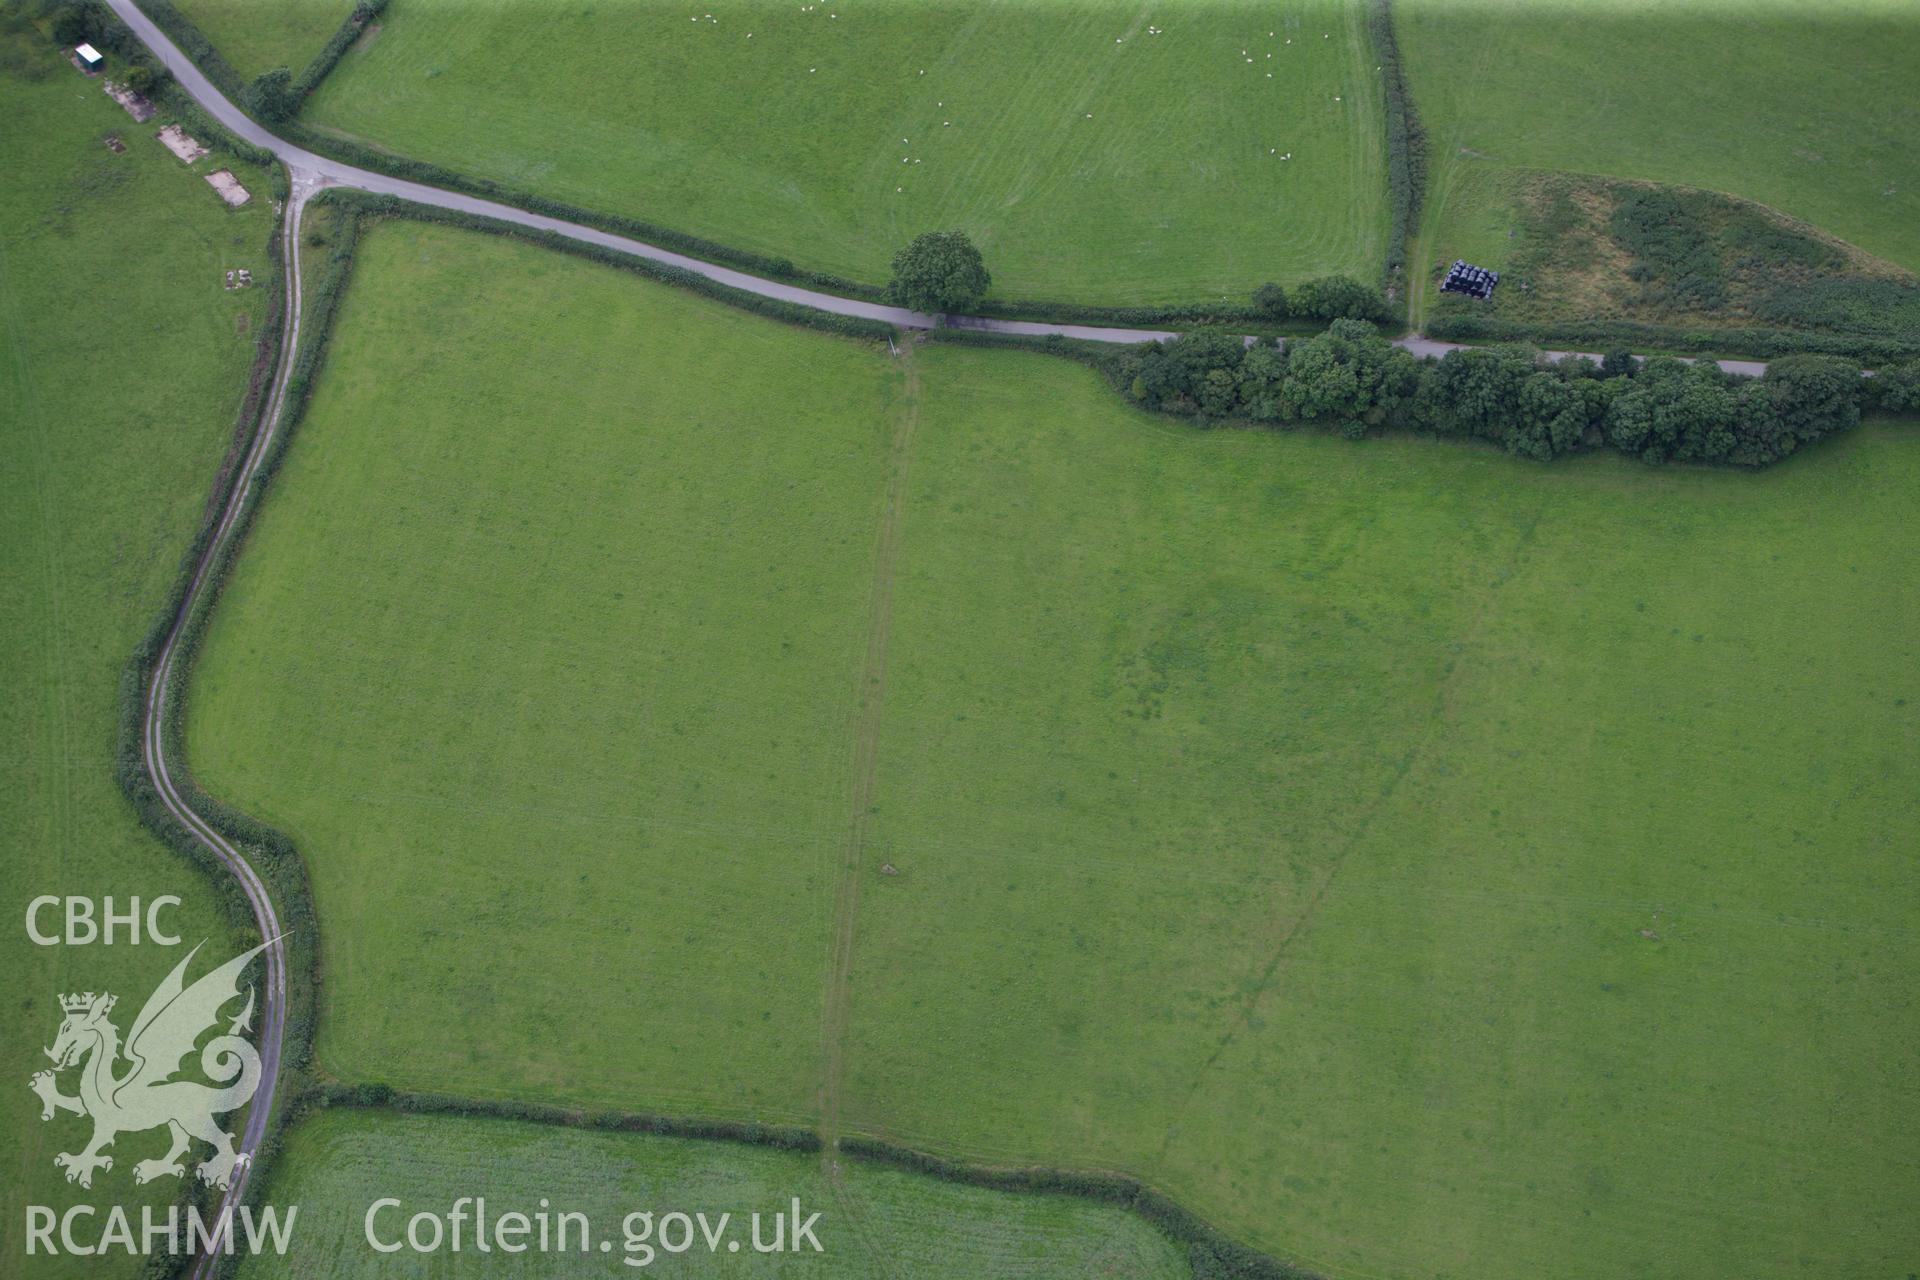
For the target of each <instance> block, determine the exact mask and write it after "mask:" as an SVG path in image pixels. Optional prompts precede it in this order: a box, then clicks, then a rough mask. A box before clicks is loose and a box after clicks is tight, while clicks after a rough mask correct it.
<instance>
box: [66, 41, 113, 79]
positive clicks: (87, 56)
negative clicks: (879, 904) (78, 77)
mask: <svg viewBox="0 0 1920 1280" xmlns="http://www.w3.org/2000/svg"><path fill="white" fill-rule="evenodd" d="M73 56H74V58H75V60H77V61H78V62H79V64H80V69H81V70H82V71H84V72H86V73H87V74H88V75H92V74H93V73H94V72H96V71H98V70H100V68H101V67H104V66H105V65H107V60H106V59H105V58H103V57H101V56H100V51H99V50H98V49H96V48H94V47H93V46H92V45H90V44H81V45H75V46H74V48H73Z"/></svg>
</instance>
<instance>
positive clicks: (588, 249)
mask: <svg viewBox="0 0 1920 1280" xmlns="http://www.w3.org/2000/svg"><path fill="white" fill-rule="evenodd" d="M319 198H320V199H323V200H326V201H328V202H330V203H334V204H338V205H343V206H345V207H347V208H349V209H352V210H354V211H356V212H358V213H361V214H367V215H374V216H392V217H405V218H412V219H415V220H416V221H419V222H437V223H443V224H445V225H447V226H453V227H466V228H468V229H470V230H474V231H484V232H487V233H489V234H491V235H501V236H509V237H512V238H513V239H516V240H525V241H527V242H528V243H530V244H537V245H540V246H541V247H543V248H547V249H553V250H556V251H558V252H560V253H570V254H573V255H574V256H575V257H580V258H587V259H590V260H592V261H594V262H603V263H606V264H607V265H609V266H615V267H619V268H621V269H622V270H624V271H631V272H634V273H635V274H636V275H643V276H647V277H648V278H650V279H654V280H659V281H662V282H664V283H666V284H672V285H678V286H679V287H681V288H683V289H690V290H692V291H693V292H695V293H698V294H702V295H704V296H706V297H709V298H712V299H714V300H715V301H717V302H724V303H726V304H727V305H729V306H733V307H739V308H740V309H741V310H743V311H752V312H754V313H756V314H758V315H763V316H768V317H770V318H772V319H775V320H780V321H784V322H785V323H787V324H795V325H801V326H804V327H806V328H809V329H819V330H822V331H824V332H827V333H833V334H839V335H840V336H842V337H848V338H873V339H886V338H891V337H893V336H894V335H895V334H896V333H898V332H899V330H897V329H895V328H894V327H893V326H892V325H890V324H887V323H886V322H885V321H882V320H868V319H865V318H863V317H860V316H843V315H837V314H835V313H833V312H831V311H821V310H819V309H818V308H815V307H808V306H802V305H801V304H799V303H797V302H784V301H781V300H780V299H778V298H767V297H762V296H761V295H759V294H757V293H748V292H747V291H746V290H744V289H736V288H734V287H733V286H732V285H726V284H721V283H720V282H719V281H717V280H711V279H708V278H707V277H706V276H703V275H700V274H699V273H697V272H693V271H689V270H687V269H686V268H684V267H676V266H672V265H669V264H668V263H664V262H655V261H653V260H651V259H649V258H641V257H636V256H634V255H633V254H630V253H621V252H619V251H618V250H615V249H607V248H602V247H601V246H599V245H595V244H588V243H586V242H585V241H582V240H575V239H573V238H572V237H570V236H563V235H560V234H559V233H557V232H553V231H540V230H536V229H534V228H532V227H523V226H521V225H520V224H518V223H514V222H502V221H500V220H499V219H497V218H483V217H480V216H479V215H477V214H471V213H462V212H459V211H457V210H453V209H442V208H439V207H437V206H435V205H425V204H416V203H415V202H413V201H411V200H402V199H401V198H399V197H398V196H386V195H375V194H373V193H372V192H367V191H357V190H353V189H351V188H347V187H333V188H330V189H328V190H327V191H326V192H324V193H323V194H322V195H321V196H320V197H319Z"/></svg>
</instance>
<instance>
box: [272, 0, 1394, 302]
mask: <svg viewBox="0 0 1920 1280" xmlns="http://www.w3.org/2000/svg"><path fill="white" fill-rule="evenodd" d="M709 12H710V13H711V17H712V21H708V20H707V15H708V14H709ZM382 24H383V25H382V29H381V31H380V33H379V34H378V36H377V37H375V38H374V39H372V40H371V41H369V42H367V43H365V45H364V46H363V47H362V48H361V49H358V50H356V51H354V52H352V53H350V54H349V55H348V56H347V57H346V58H345V59H344V60H343V61H342V62H341V64H340V65H339V67H337V68H336V69H335V71H334V72H333V74H332V75H331V76H330V77H329V78H328V79H327V81H326V82H325V83H324V84H323V85H322V86H321V88H320V90H319V91H318V92H317V93H316V94H315V95H314V97H313V99H312V100H311V101H310V103H309V104H308V107H307V110H306V113H305V119H306V121H307V122H308V123H311V124H314V125H317V126H319V127H321V128H322V129H325V130H330V131H335V132H338V133H341V134H344V135H347V136H350V137H353V138H357V139H360V140H363V141H366V142H370V143H372V144H375V145H377V146H380V147H384V148H387V149H390V150H392V151H394V152H397V153H398V154H400V155H403V156H408V157H412V158H415V159H419V160H425V161H431V162H433V163H435V164H439V165H443V166H446V167H449V168H452V169H456V170H459V171H461V172H464V173H469V174H475V175H479V176H483V177H487V178H492V179H496V180H498V181H500V182H503V183H506V184H508V185H510V186H512V187H515V188H519V189H523V190H528V191H532V192H535V193H538V194H540V195H545V196H551V197H556V198H558V199H561V200H565V201H569V202H571V203H574V204H577V205H580V206H583V207H585V208H588V209H593V210H597V211H604V212H607V213H616V214H623V215H627V216H630V217H637V218H642V219H646V220H649V221H651V222H654V223H657V224H659V225H663V226H667V227H671V228H674V229H676V230H682V231H688V232H693V233H695V234H698V235H701V236H704V237H707V238H709V239H712V240H717V241H720V242H722V243H725V244H728V245H732V246H735V247H739V248H745V249H750V250H756V251H759V252H762V253H766V254H770V255H774V256H783V257H786V258H789V259H791V260H792V261H793V262H795V263H797V264H799V265H800V266H801V267H804V268H810V269H813V270H816V271H826V272H832V273H835V274H838V275H842V276H845V277H849V278H852V279H855V280H860V281H865V282H869V283H883V282H884V281H885V280H886V278H887V274H888V264H889V262H890V260H891V257H892V255H893V253H894V251H895V250H896V249H897V248H898V247H899V246H901V245H902V244H904V243H905V242H906V241H908V240H910V239H911V238H912V237H913V236H914V235H916V234H918V233H919V232H922V231H926V230H932V229H936V228H949V227H959V228H962V229H964V230H966V231H967V232H969V233H970V234H971V235H972V236H973V237H974V238H975V240H976V241H977V242H978V243H979V244H980V245H981V247H982V249H983V250H984V252H985V254H986V258H987V263H988V266H989V267H990V268H991V269H992V271H993V273H994V281H995V283H994V290H993V292H994V293H995V294H996V295H997V296H999V297H1002V298H1028V299H1031V298H1043V299H1064V300H1070V301H1076V302H1098V303H1135V302H1183V301H1206V300H1210V299H1216V298H1218V297H1220V296H1222V295H1227V294H1230V295H1232V296H1233V297H1234V298H1235V299H1236V300H1242V299H1244V296H1245V294H1246V292H1247V291H1248V290H1249V289H1251V288H1252V287H1253V286H1254V285H1256V284H1258V283H1259V282H1260V281H1262V280H1266V279H1276V280H1281V281H1292V280H1298V279H1302V278H1305V277H1310V276H1317V275H1326V274H1330V273H1333V272H1341V271H1345V272H1350V273H1352V274H1354V275H1356V276H1360V277H1362V278H1371V277H1372V276H1373V275H1375V274H1376V273H1377V272H1378V270H1379V267H1380V262H1381V258H1382V255H1383V253H1384V251H1385V234H1386V221H1387V210H1386V202H1385V188H1384V174H1385V159H1384V154H1383V148H1384V142H1383V138H1382V124H1381V109H1380V101H1379V98H1380V92H1379V77H1378V75H1377V74H1376V72H1375V69H1374V67H1375V59H1374V58H1373V56H1372V54H1371V52H1370V51H1369V47H1368V43H1367V40H1366V36H1365V32H1364V30H1363V25H1362V10H1361V6H1360V5H1359V4H1358V3H1353V2H1350V0H1309V2H1307V3H1304V4H1298V5H1293V6H1290V7H1289V8H1288V9H1287V10H1286V11H1284V12H1280V11H1276V10H1273V9H1272V8H1270V7H1266V6H1261V5H1258V4H1254V3H1251V0H1207V2H1206V3H1202V4H1194V5H1153V4H1146V5H1142V4H1135V3H1118V2H1117V0H1050V2H1049V3H1046V4H1042V5H1032V4H1025V3H1019V2H1017V0H942V2H941V3H938V4H914V5H901V4H879V5H846V6H840V5H837V4H833V3H826V2H825V0H823V2H822V3H819V4H813V5H805V6H802V5H799V4H792V3H786V2H785V0H780V2H779V3H775V2H774V0H727V3H725V4H722V5H719V6H717V7H711V8H710V7H709V6H703V5H696V6H691V7H688V6H682V5H676V4H667V3H664V2H663V0H613V2H612V3H603V4H597V5H589V6H583V7H577V8H568V9H567V10H565V11H562V10H559V9H557V8H554V7H552V6H528V5H522V4H514V3H511V2H510V0H459V2H457V3H455V2H449V0H410V2H409V3H406V4H395V5H394V6H393V7H392V8H391V9H390V10H389V11H388V12H387V13H386V14H385V15H384V16H383V19H382ZM1151 28H1163V29H1164V30H1163V32H1162V33H1161V34H1158V35H1154V34H1150V29H1151ZM1270 32H1271V33H1273V34H1271V35H1270V34H1269V33H1270ZM1289 42H1290V43H1289ZM1269 55H1271V56H1269ZM923 73H924V74H923ZM1288 152H1291V153H1292V157H1293V158H1292V159H1291V160H1283V159H1281V156H1282V155H1285V154H1286V153H1288Z"/></svg>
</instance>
